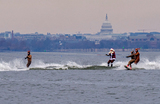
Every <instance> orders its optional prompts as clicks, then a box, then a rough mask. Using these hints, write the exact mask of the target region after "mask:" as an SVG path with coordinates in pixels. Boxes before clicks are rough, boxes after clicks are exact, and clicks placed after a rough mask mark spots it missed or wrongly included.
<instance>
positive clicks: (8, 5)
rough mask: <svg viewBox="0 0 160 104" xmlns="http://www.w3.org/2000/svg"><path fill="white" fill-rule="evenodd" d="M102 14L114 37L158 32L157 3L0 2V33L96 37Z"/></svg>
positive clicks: (103, 0) (112, 0)
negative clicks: (89, 35)
mask: <svg viewBox="0 0 160 104" xmlns="http://www.w3.org/2000/svg"><path fill="white" fill-rule="evenodd" d="M106 14H108V19H109V21H110V23H111V24H112V27H113V32H114V33H124V32H137V31H138V30H140V29H147V30H146V32H150V31H158V32H160V0H0V32H4V31H11V30H14V32H20V33H35V32H38V33H44V34H46V33H47V32H49V33H51V34H55V33H71V34H72V33H77V32H81V33H97V32H99V31H100V29H101V26H102V23H103V22H104V20H105V16H106Z"/></svg>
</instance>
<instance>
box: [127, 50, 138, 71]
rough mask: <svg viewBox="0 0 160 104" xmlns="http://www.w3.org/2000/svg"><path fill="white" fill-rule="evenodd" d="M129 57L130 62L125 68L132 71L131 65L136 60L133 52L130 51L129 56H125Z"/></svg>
mask: <svg viewBox="0 0 160 104" xmlns="http://www.w3.org/2000/svg"><path fill="white" fill-rule="evenodd" d="M129 57H131V60H130V61H129V62H128V64H127V67H129V66H130V70H132V65H131V64H132V63H134V62H135V60H136V55H135V53H134V51H131V55H129V56H126V58H129Z"/></svg>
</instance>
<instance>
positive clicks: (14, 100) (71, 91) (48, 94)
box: [0, 52, 160, 104]
mask: <svg viewBox="0 0 160 104" xmlns="http://www.w3.org/2000/svg"><path fill="white" fill-rule="evenodd" d="M31 54H32V56H33V62H32V64H31V66H30V68H26V66H25V65H26V63H27V61H26V60H25V59H24V57H25V56H26V53H24V52H12V53H0V59H1V60H0V92H1V93H0V101H1V104H75V103H76V104H97V103H99V104H159V102H160V87H159V86H160V64H159V62H160V61H159V59H160V57H159V56H160V55H159V53H158V52H140V54H141V61H140V62H139V63H138V65H133V68H134V69H136V70H134V71H127V70H125V68H124V67H123V66H124V65H126V64H127V62H128V61H129V59H128V58H125V56H126V55H129V54H130V52H117V59H116V61H115V63H114V67H113V68H109V67H106V66H107V61H108V57H107V56H105V55H104V54H105V53H104V52H103V53H54V52H51V53H48V52H46V53H42V52H40V53H38V52H33V53H31Z"/></svg>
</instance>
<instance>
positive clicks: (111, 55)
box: [106, 48, 116, 67]
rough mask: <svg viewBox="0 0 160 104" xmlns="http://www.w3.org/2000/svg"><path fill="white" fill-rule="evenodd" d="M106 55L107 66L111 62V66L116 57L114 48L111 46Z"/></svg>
mask: <svg viewBox="0 0 160 104" xmlns="http://www.w3.org/2000/svg"><path fill="white" fill-rule="evenodd" d="M106 56H110V59H109V60H108V66H109V64H110V63H111V67H112V66H113V62H114V61H115V59H116V54H115V50H114V49H113V48H111V49H110V52H109V53H108V54H106Z"/></svg>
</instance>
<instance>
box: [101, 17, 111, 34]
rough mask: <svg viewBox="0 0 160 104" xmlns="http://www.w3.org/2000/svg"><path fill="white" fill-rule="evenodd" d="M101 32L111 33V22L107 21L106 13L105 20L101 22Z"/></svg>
mask: <svg viewBox="0 0 160 104" xmlns="http://www.w3.org/2000/svg"><path fill="white" fill-rule="evenodd" d="M101 33H102V34H110V33H113V29H112V25H111V23H110V22H109V21H108V17H107V15H106V20H105V21H104V22H103V24H102V28H101Z"/></svg>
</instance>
